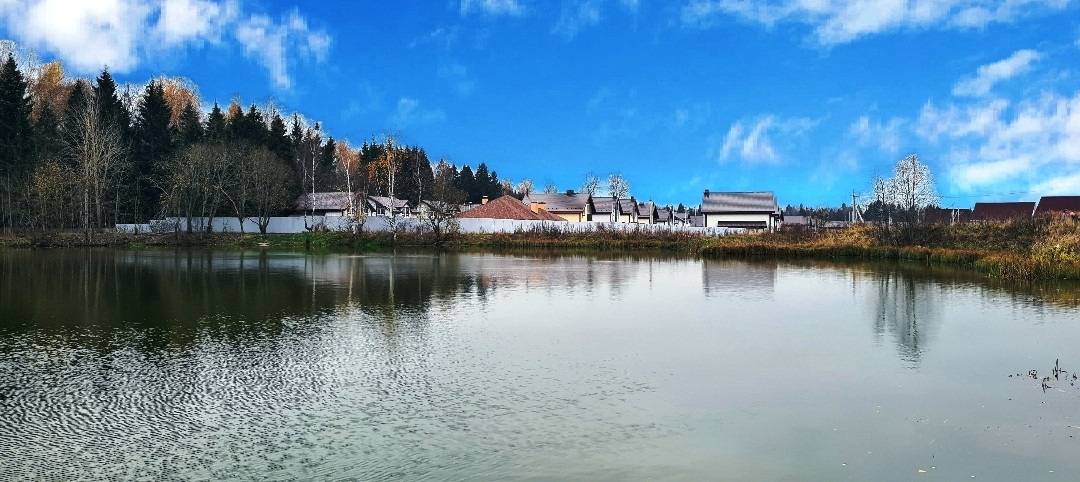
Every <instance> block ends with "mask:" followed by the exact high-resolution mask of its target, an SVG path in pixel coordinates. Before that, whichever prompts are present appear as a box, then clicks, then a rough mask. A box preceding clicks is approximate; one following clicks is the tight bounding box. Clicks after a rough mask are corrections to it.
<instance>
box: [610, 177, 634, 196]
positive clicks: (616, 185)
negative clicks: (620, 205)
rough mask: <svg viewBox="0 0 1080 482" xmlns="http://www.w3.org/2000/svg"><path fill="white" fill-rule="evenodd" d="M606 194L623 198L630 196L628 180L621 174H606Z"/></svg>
mask: <svg viewBox="0 0 1080 482" xmlns="http://www.w3.org/2000/svg"><path fill="white" fill-rule="evenodd" d="M608 195H609V196H612V197H614V198H616V199H625V198H627V197H629V196H630V182H629V181H627V180H626V178H624V177H623V176H622V174H618V173H611V174H608Z"/></svg>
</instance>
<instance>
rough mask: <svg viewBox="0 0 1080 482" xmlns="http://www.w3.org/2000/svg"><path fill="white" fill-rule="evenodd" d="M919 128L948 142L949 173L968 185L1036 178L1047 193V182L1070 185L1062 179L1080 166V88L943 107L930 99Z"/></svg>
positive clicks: (1038, 188)
mask: <svg viewBox="0 0 1080 482" xmlns="http://www.w3.org/2000/svg"><path fill="white" fill-rule="evenodd" d="M916 132H917V133H918V134H919V135H920V136H922V137H923V138H925V139H927V140H929V141H930V142H932V143H941V144H944V147H945V148H946V151H947V154H946V156H945V158H944V159H943V161H945V165H948V166H950V172H949V177H950V179H951V180H952V181H953V182H954V183H955V184H956V185H958V186H959V187H961V188H963V189H971V188H975V187H984V186H992V185H994V184H997V183H1004V182H1010V183H1015V182H1027V183H1028V184H1031V183H1033V182H1037V184H1035V185H1034V186H1032V190H1033V191H1034V192H1037V193H1038V194H1046V192H1043V191H1042V190H1043V189H1046V188H1048V186H1057V187H1062V186H1068V185H1070V184H1068V183H1066V182H1064V181H1061V180H1060V179H1066V178H1067V177H1069V176H1071V175H1072V174H1071V173H1074V172H1076V170H1077V169H1078V168H1080V93H1074V94H1073V95H1072V96H1071V97H1069V96H1062V95H1060V94H1056V93H1052V92H1045V93H1043V94H1042V95H1041V96H1039V97H1038V98H1035V99H1021V100H1019V101H1009V100H1005V99H985V100H979V101H975V102H973V103H971V104H969V105H966V106H957V105H955V104H949V105H947V106H946V107H943V108H942V107H937V106H935V105H934V104H933V103H929V102H928V103H927V104H926V105H925V106H924V107H923V109H922V112H921V113H920V115H919V120H918V128H917V129H916ZM1063 172H1065V173H1070V174H1069V175H1068V176H1065V177H1062V175H1061V174H1060V173H1063ZM1036 180H1037V181H1036ZM1055 189H1056V188H1055ZM1074 194H1075V192H1074Z"/></svg>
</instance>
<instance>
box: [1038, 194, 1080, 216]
mask: <svg viewBox="0 0 1080 482" xmlns="http://www.w3.org/2000/svg"><path fill="white" fill-rule="evenodd" d="M1063 211H1070V212H1074V213H1075V212H1080V196H1043V197H1042V198H1041V199H1039V205H1038V206H1037V207H1036V208H1035V214H1045V213H1058V212H1063Z"/></svg>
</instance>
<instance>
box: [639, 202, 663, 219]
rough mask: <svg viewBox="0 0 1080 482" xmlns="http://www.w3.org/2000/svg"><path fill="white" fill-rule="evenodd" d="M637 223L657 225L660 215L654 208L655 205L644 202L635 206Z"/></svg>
mask: <svg viewBox="0 0 1080 482" xmlns="http://www.w3.org/2000/svg"><path fill="white" fill-rule="evenodd" d="M637 212H638V216H637V222H638V224H657V223H659V219H660V213H659V209H657V208H656V204H655V203H653V202H652V201H646V202H643V203H639V204H638V205H637Z"/></svg>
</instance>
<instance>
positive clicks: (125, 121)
mask: <svg viewBox="0 0 1080 482" xmlns="http://www.w3.org/2000/svg"><path fill="white" fill-rule="evenodd" d="M93 92H94V97H95V99H97V102H98V106H99V107H98V109H99V112H101V116H102V118H103V119H104V120H105V121H106V122H109V123H111V124H112V125H114V126H116V127H117V128H118V129H119V130H120V135H121V136H122V138H123V139H124V141H126V142H130V141H131V114H130V113H128V110H127V109H126V108H124V104H123V103H122V102H120V97H119V96H118V94H117V89H116V81H115V80H113V77H112V74H110V73H109V69H104V70H102V71H101V75H98V78H97V80H96V81H95V82H94V89H93Z"/></svg>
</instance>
